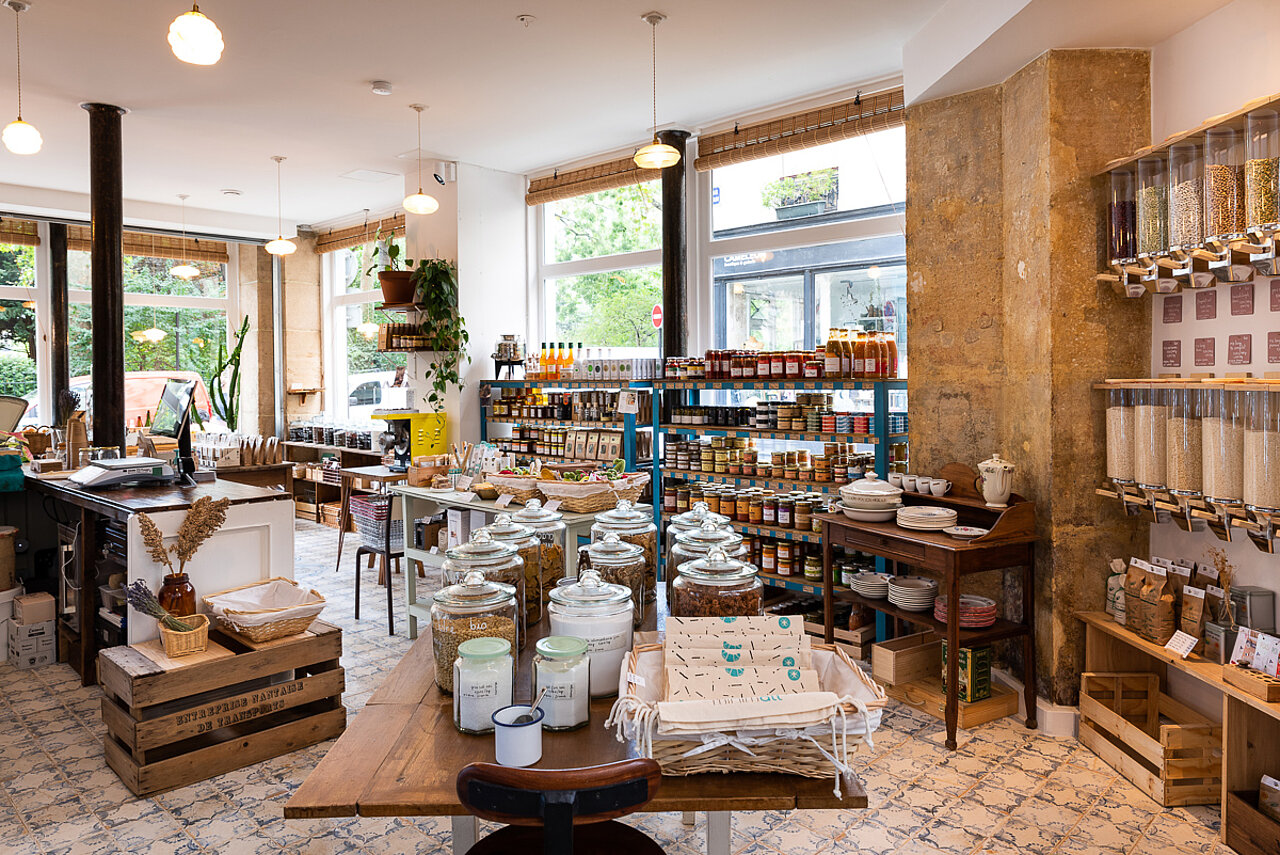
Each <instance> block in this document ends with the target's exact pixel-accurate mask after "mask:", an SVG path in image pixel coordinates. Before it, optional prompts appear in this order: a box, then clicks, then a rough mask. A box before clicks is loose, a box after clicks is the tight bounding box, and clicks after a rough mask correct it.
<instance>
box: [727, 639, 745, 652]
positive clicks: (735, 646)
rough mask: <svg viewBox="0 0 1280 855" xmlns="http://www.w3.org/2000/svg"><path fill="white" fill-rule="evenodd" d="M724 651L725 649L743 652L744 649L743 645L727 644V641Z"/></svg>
mask: <svg viewBox="0 0 1280 855" xmlns="http://www.w3.org/2000/svg"><path fill="white" fill-rule="evenodd" d="M724 649H725V650H741V649H742V645H741V644H730V643H729V642H727V641H726V642H725V643H724Z"/></svg>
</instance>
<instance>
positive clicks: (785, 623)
mask: <svg viewBox="0 0 1280 855" xmlns="http://www.w3.org/2000/svg"><path fill="white" fill-rule="evenodd" d="M778 626H780V627H782V628H783V629H790V628H791V618H789V617H781V618H778Z"/></svg>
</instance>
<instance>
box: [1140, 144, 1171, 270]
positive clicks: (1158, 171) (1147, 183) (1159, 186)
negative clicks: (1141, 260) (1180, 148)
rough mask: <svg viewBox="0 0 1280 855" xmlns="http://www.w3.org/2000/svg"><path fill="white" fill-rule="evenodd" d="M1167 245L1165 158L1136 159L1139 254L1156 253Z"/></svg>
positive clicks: (1167, 208)
mask: <svg viewBox="0 0 1280 855" xmlns="http://www.w3.org/2000/svg"><path fill="white" fill-rule="evenodd" d="M1168 245H1169V198H1168V169H1167V164H1166V163H1165V161H1164V158H1160V157H1144V158H1143V159H1142V160H1139V161H1138V255H1155V254H1157V253H1160V252H1163V251H1164V249H1165V248H1166V247H1167V246H1168Z"/></svg>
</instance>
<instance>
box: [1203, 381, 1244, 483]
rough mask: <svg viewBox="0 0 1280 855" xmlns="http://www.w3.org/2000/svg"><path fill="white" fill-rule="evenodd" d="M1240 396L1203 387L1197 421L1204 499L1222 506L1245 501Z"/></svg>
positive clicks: (1222, 387) (1228, 390)
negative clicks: (1199, 414)
mask: <svg viewBox="0 0 1280 855" xmlns="http://www.w3.org/2000/svg"><path fill="white" fill-rule="evenodd" d="M1242 404H1243V402H1242V401H1241V399H1240V392H1238V391H1235V390H1230V389H1227V388H1225V387H1224V386H1221V385H1218V386H1206V387H1205V391H1204V408H1203V417H1202V418H1201V420H1200V425H1201V428H1202V435H1203V442H1202V445H1203V449H1204V477H1203V482H1204V495H1205V497H1206V498H1209V499H1212V500H1213V501H1215V502H1219V503H1221V504H1239V503H1240V502H1241V501H1243V499H1244V421H1245V420H1244V408H1243V406H1242Z"/></svg>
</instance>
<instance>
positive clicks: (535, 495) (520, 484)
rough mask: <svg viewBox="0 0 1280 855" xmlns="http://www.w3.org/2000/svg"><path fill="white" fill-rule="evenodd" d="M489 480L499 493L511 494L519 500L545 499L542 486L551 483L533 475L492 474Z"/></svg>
mask: <svg viewBox="0 0 1280 855" xmlns="http://www.w3.org/2000/svg"><path fill="white" fill-rule="evenodd" d="M488 480H489V483H490V484H492V485H493V488H494V489H495V490H497V491H498V494H499V495H502V496H511V497H512V498H513V499H514V500H515V501H517V502H527V501H529V500H530V499H540V500H541V499H544V498H545V497H544V496H543V494H542V490H541V489H540V488H541V487H542V485H543V484H550V483H551V482H550V481H540V480H538V479H537V478H534V477H533V476H532V475H490V476H489V479H488Z"/></svg>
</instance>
